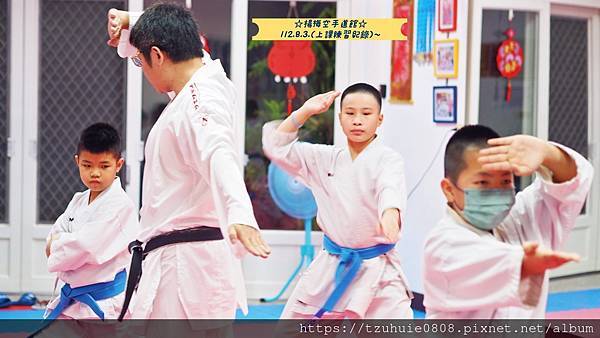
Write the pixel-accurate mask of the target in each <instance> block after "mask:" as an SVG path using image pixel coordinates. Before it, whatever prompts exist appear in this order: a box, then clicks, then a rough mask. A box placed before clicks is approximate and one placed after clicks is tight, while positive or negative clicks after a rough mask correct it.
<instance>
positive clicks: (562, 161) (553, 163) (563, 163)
mask: <svg viewBox="0 0 600 338" xmlns="http://www.w3.org/2000/svg"><path fill="white" fill-rule="evenodd" d="M488 144H489V145H490V146H491V147H489V148H486V149H482V150H481V151H480V152H479V153H480V157H479V162H481V163H482V164H483V169H484V170H506V171H512V172H513V173H514V174H515V175H518V176H528V175H531V174H533V173H534V172H535V171H537V170H538V169H539V168H540V166H542V165H543V166H545V167H547V168H548V169H550V170H551V171H552V173H553V177H552V179H553V181H554V182H555V183H561V182H565V181H568V180H570V179H572V178H573V177H575V176H576V175H577V166H576V164H575V161H574V160H573V159H572V158H571V157H570V156H569V155H568V154H566V153H565V152H564V151H563V150H561V149H560V148H558V147H557V146H555V145H552V144H550V143H548V142H546V141H544V140H542V139H539V138H537V137H533V136H529V135H515V136H509V137H501V138H496V139H491V140H489V141H488Z"/></svg>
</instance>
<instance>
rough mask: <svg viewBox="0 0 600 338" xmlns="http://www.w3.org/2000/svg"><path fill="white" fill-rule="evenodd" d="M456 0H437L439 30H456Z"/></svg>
mask: <svg viewBox="0 0 600 338" xmlns="http://www.w3.org/2000/svg"><path fill="white" fill-rule="evenodd" d="M457 9H458V6H457V0H439V1H438V30H439V31H440V32H454V31H456V17H457V13H456V11H457Z"/></svg>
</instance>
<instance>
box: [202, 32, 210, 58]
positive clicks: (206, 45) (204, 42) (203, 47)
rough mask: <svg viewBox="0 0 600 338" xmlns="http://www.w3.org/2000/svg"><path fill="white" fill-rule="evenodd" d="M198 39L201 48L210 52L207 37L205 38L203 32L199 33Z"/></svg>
mask: <svg viewBox="0 0 600 338" xmlns="http://www.w3.org/2000/svg"><path fill="white" fill-rule="evenodd" d="M200 41H201V42H202V49H204V50H205V51H207V52H208V53H210V46H209V45H208V39H207V38H206V35H204V34H203V33H200Z"/></svg>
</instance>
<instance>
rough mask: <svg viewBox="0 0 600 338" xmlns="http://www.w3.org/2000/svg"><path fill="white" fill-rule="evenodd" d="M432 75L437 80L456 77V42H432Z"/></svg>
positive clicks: (454, 40)
mask: <svg viewBox="0 0 600 338" xmlns="http://www.w3.org/2000/svg"><path fill="white" fill-rule="evenodd" d="M433 74H434V75H435V77H437V78H442V79H450V78H456V77H458V40H457V39H449V40H435V41H433Z"/></svg>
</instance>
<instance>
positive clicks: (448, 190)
mask: <svg viewBox="0 0 600 338" xmlns="http://www.w3.org/2000/svg"><path fill="white" fill-rule="evenodd" d="M440 187H441V188H442V192H443V193H444V196H446V200H447V201H448V203H454V194H453V193H452V182H450V180H449V179H448V178H447V177H444V179H443V180H442V182H440Z"/></svg>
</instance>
